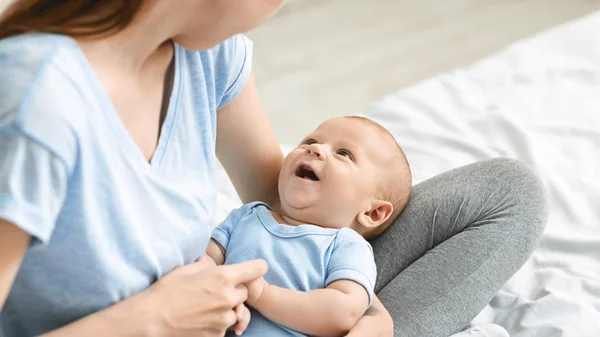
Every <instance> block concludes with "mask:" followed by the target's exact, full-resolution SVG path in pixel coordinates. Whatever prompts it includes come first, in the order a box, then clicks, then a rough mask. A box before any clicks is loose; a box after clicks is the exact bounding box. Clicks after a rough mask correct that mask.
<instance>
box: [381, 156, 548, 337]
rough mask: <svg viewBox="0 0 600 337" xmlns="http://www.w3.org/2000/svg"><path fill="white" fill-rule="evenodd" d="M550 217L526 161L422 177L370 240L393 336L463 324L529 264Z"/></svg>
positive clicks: (423, 335) (437, 332)
mask: <svg viewBox="0 0 600 337" xmlns="http://www.w3.org/2000/svg"><path fill="white" fill-rule="evenodd" d="M546 220H547V204H546V198H545V192H544V188H543V185H542V183H541V182H540V180H539V178H538V177H537V176H536V175H535V173H533V171H531V169H529V168H528V167H527V166H525V165H524V164H521V163H519V162H517V161H514V160H510V159H492V160H488V161H483V162H479V163H475V164H471V165H468V166H464V167H461V168H458V169H455V170H452V171H449V172H446V173H443V174H441V175H438V176H436V177H433V178H431V179H429V180H427V181H424V182H422V183H420V184H418V185H416V186H414V188H413V193H412V196H411V199H410V201H409V203H408V205H407V206H406V208H405V210H404V211H403V212H402V214H401V215H400V216H399V217H398V219H397V220H396V222H395V223H394V224H393V225H392V226H391V227H390V228H389V229H388V230H387V231H386V232H385V233H383V234H382V235H381V236H380V237H379V238H377V239H375V240H374V241H373V242H372V245H373V250H374V252H375V261H376V262H377V268H378V280H377V285H376V291H377V292H378V295H379V297H380V299H381V301H382V302H383V303H384V304H385V306H386V308H387V309H388V310H389V311H390V313H391V315H392V317H393V318H394V325H395V335H396V336H402V337H411V336H419V337H428V336H436V337H439V336H449V335H451V334H453V333H455V332H457V331H459V330H462V329H464V328H465V327H466V326H467V325H468V324H469V322H470V321H471V320H472V319H473V317H475V316H476V315H477V314H478V313H479V312H480V311H481V310H482V309H483V307H484V306H485V305H486V304H487V303H489V301H490V300H491V299H492V297H493V296H494V295H495V294H496V292H497V291H498V290H499V289H500V287H502V285H503V284H504V283H505V282H506V281H507V280H508V279H509V278H510V277H511V276H512V275H513V274H514V273H515V272H516V271H517V270H518V269H519V268H520V267H521V266H522V265H523V263H525V261H526V260H527V259H528V258H529V256H530V255H531V253H532V251H533V249H534V248H535V245H536V244H537V242H538V240H539V238H540V237H541V235H542V232H543V229H544V226H545V224H546Z"/></svg>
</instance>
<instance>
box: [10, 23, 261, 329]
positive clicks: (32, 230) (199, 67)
mask: <svg viewBox="0 0 600 337" xmlns="http://www.w3.org/2000/svg"><path fill="white" fill-rule="evenodd" d="M174 57H175V59H174V60H175V77H174V84H173V91H172V95H171V97H170V102H169V110H168V112H167V115H166V119H165V121H164V125H163V126H162V129H161V135H160V139H159V142H158V147H157V149H156V152H155V154H154V156H153V158H152V161H151V162H150V163H148V161H147V160H146V159H145V157H144V155H143V154H142V152H141V150H140V149H139V148H138V147H137V145H136V144H135V143H134V141H133V139H132V138H131V136H130V135H129V133H128V132H127V130H126V129H125V127H124V124H122V122H121V120H120V119H119V117H118V115H117V113H116V112H115V110H114V108H113V106H112V104H111V102H110V100H109V98H108V95H107V93H106V91H105V90H104V89H103V87H102V86H101V84H100V82H99V79H98V78H97V77H96V75H95V73H94V71H93V70H92V68H91V66H90V64H89V63H88V61H87V60H86V58H85V57H84V55H83V53H82V51H81V50H80V49H79V47H78V45H77V44H76V43H75V42H74V41H73V40H72V39H70V38H68V37H65V36H61V35H52V34H28V35H20V36H15V37H12V38H8V39H4V40H0V218H3V219H6V220H8V221H9V222H12V223H14V224H16V225H17V226H18V227H20V228H22V229H23V230H25V231H26V232H27V233H29V234H31V236H32V237H33V239H32V243H31V246H30V248H29V249H28V251H27V253H26V255H25V258H24V259H23V263H22V265H21V268H20V270H19V272H18V275H17V276H16V279H15V282H14V285H13V286H12V289H11V291H10V294H9V296H8V299H7V300H6V303H5V305H4V308H3V309H2V312H1V313H0V336H6V337H9V336H31V335H37V334H40V333H42V332H45V331H48V330H52V329H55V328H58V327H60V326H63V325H65V324H67V323H69V322H72V321H74V320H77V319H79V318H81V317H83V316H86V315H88V314H90V313H93V312H96V311H99V310H101V309H104V308H106V307H108V306H110V305H112V304H115V303H117V302H119V301H121V300H123V299H125V298H127V297H129V296H132V295H134V294H136V293H138V292H140V291H142V290H143V289H145V288H147V287H148V286H149V285H150V284H152V283H153V282H154V281H156V280H157V279H158V278H159V277H161V276H162V275H164V274H165V273H167V272H169V271H170V270H172V269H173V268H175V267H177V266H181V265H184V264H188V263H190V262H193V261H194V260H196V259H197V258H198V257H200V256H201V255H203V254H204V252H205V249H206V246H207V244H208V240H209V238H210V234H211V231H212V226H211V224H212V221H213V216H214V210H215V203H216V190H217V186H216V157H215V139H216V138H215V137H216V113H217V110H219V109H220V108H222V107H223V106H225V105H226V104H228V103H229V102H230V101H231V100H233V98H234V97H235V96H236V95H237V94H238V93H239V92H240V91H241V90H242V88H243V87H244V86H245V83H246V81H247V79H248V77H249V74H250V63H251V62H250V60H251V42H250V41H249V40H247V39H246V38H245V37H243V36H241V35H239V36H234V37H232V38H230V39H228V40H227V41H225V42H223V43H221V44H220V45H218V46H216V47H214V48H212V49H210V50H207V51H202V52H194V51H188V50H185V49H183V48H182V47H181V46H178V45H176V46H175V56H174Z"/></svg>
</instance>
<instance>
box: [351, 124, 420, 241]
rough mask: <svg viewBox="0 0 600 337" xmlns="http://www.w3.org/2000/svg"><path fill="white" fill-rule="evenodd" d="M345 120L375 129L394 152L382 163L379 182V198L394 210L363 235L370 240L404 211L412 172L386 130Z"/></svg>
mask: <svg viewBox="0 0 600 337" xmlns="http://www.w3.org/2000/svg"><path fill="white" fill-rule="evenodd" d="M346 118H352V119H356V120H360V121H362V122H364V123H367V124H369V125H371V126H373V127H375V128H376V129H377V130H378V131H380V132H381V133H383V134H384V135H385V136H386V137H388V138H389V139H390V141H391V142H393V144H394V146H393V148H394V151H395V152H396V153H394V155H393V156H392V157H391V159H390V160H389V161H388V162H387V163H383V166H384V167H385V174H384V175H383V176H382V179H381V182H380V190H381V198H382V199H383V200H385V201H388V202H390V203H391V204H392V206H393V207H394V209H393V211H392V215H391V216H390V218H389V219H388V220H387V221H385V222H384V223H383V224H381V225H379V226H377V227H376V228H374V229H372V230H371V231H369V232H367V233H364V234H363V235H364V236H365V237H366V238H367V239H372V238H375V237H377V236H378V235H379V234H381V233H383V232H384V231H385V230H386V229H387V228H388V227H389V226H390V225H391V224H392V223H393V222H394V221H395V220H396V218H397V217H398V215H400V213H402V211H403V210H404V207H405V206H406V203H407V202H408V199H409V197H410V193H411V190H412V172H411V169H410V165H409V164H408V159H406V155H405V154H404V151H403V150H402V147H400V144H398V142H397V141H396V138H394V136H393V135H392V134H391V133H390V131H389V130H388V129H386V128H384V127H383V126H381V124H379V123H377V122H375V121H372V120H370V119H368V118H365V117H361V116H346Z"/></svg>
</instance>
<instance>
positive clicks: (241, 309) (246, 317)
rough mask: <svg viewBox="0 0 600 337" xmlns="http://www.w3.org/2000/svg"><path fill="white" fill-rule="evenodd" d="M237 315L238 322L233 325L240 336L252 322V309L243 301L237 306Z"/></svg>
mask: <svg viewBox="0 0 600 337" xmlns="http://www.w3.org/2000/svg"><path fill="white" fill-rule="evenodd" d="M235 316H236V317H237V323H235V325H234V326H233V331H234V332H235V334H236V335H238V336H240V335H241V334H243V333H244V331H246V329H247V328H248V324H250V310H248V308H246V306H245V305H244V304H243V303H242V304H240V305H238V306H237V307H235Z"/></svg>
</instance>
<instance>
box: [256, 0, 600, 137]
mask: <svg viewBox="0 0 600 337" xmlns="http://www.w3.org/2000/svg"><path fill="white" fill-rule="evenodd" d="M288 2H289V3H288V4H287V5H286V7H284V9H283V10H282V11H281V12H280V13H279V14H277V16H276V17H274V18H273V19H271V20H270V21H269V22H267V23H266V24H265V25H263V26H261V27H260V28H258V29H256V30H254V31H252V32H250V33H249V34H248V35H249V36H250V37H251V38H252V39H253V40H254V42H255V51H254V70H255V73H256V76H257V81H258V85H259V90H260V94H261V97H262V100H263V103H264V105H265V108H266V110H267V113H268V115H269V118H270V120H271V122H272V124H273V127H274V129H275V132H276V134H277V137H278V139H279V140H280V141H281V142H283V143H288V144H295V143H297V142H298V141H299V140H300V139H301V138H302V137H303V136H304V134H305V133H306V132H308V131H310V130H312V128H314V127H315V126H316V125H317V124H318V123H319V122H321V121H322V120H324V119H326V118H329V117H332V116H337V115H345V114H352V113H356V112H359V111H361V109H363V108H364V107H365V106H366V105H367V104H368V103H370V102H372V101H375V100H377V99H379V98H380V97H381V96H383V95H385V94H388V93H392V92H394V91H397V90H399V89H401V88H402V87H405V86H407V85H410V84H411V83H414V82H415V81H418V80H420V79H424V78H427V77H430V76H432V75H435V74H437V73H440V72H444V71H446V70H448V69H452V68H454V67H457V66H461V65H467V64H469V63H472V62H474V61H476V60H478V59H481V58H482V57H485V56H486V55H490V54H492V53H494V52H496V51H498V50H499V49H501V48H502V47H504V46H506V45H507V44H509V43H511V42H513V41H516V40H519V39H521V38H524V37H527V36H530V35H532V34H534V33H536V32H539V31H541V30H544V29H546V28H548V27H552V26H555V25H557V24H560V23H563V22H566V21H569V20H572V19H575V18H577V17H580V16H583V15H585V14H587V13H590V12H592V11H595V10H599V9H600V0H289V1H288ZM597 33H598V32H590V34H597Z"/></svg>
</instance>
